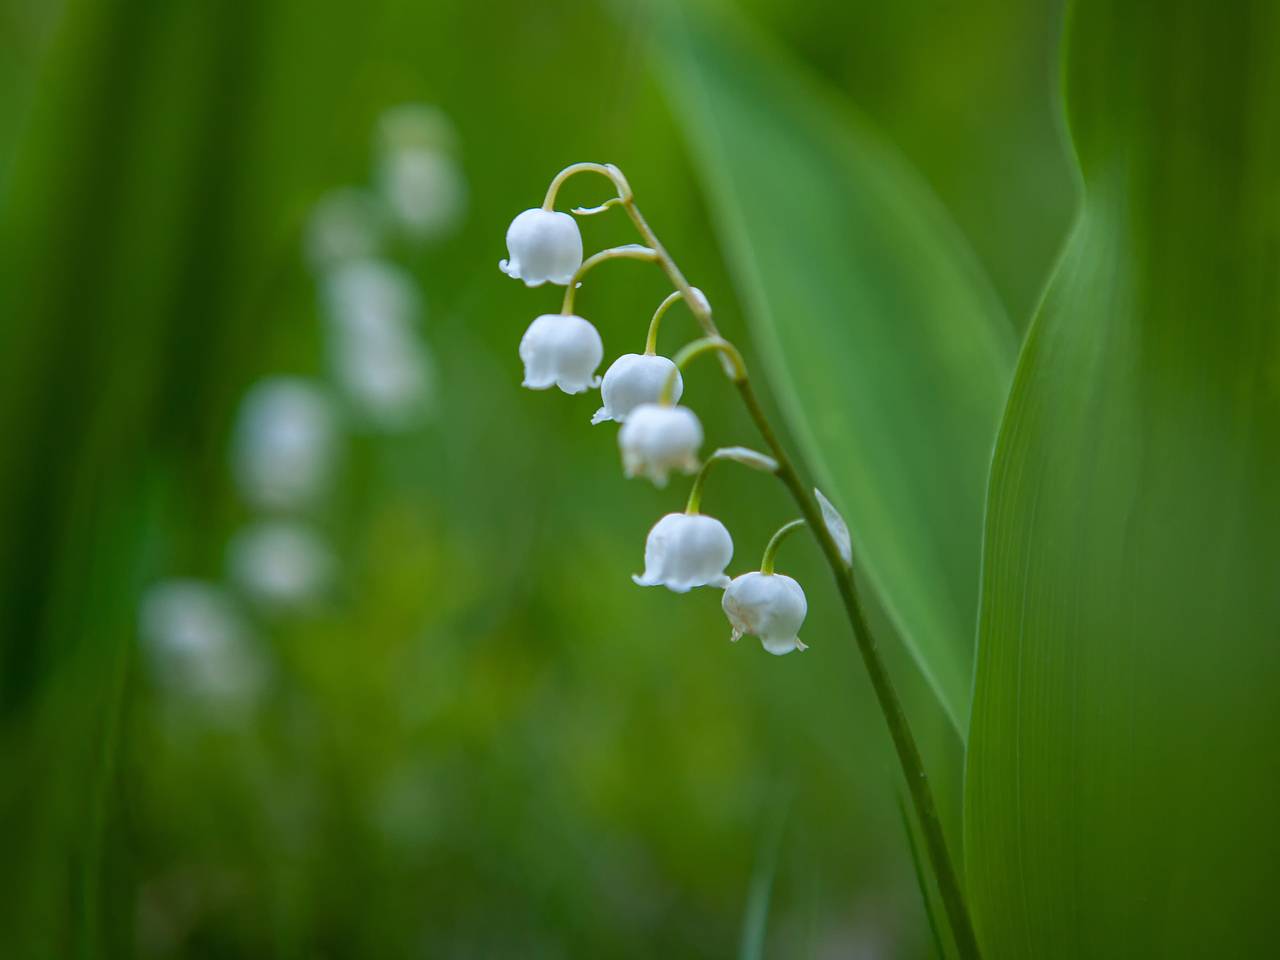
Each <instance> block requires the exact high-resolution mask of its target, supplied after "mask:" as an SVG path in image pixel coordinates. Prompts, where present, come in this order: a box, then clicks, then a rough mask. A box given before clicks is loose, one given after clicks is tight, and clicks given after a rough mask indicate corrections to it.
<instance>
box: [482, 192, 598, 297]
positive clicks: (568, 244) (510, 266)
mask: <svg viewBox="0 0 1280 960" xmlns="http://www.w3.org/2000/svg"><path fill="white" fill-rule="evenodd" d="M507 252H508V253H509V254H510V259H509V260H503V261H502V262H501V263H499V264H498V269H500V270H501V271H502V272H503V273H505V274H506V275H507V276H509V277H515V278H516V279H517V280H523V281H524V282H525V285H526V286H529V287H539V286H541V285H542V284H544V283H547V282H551V283H558V284H559V285H560V286H562V287H563V286H567V285H568V283H569V281H570V280H572V279H573V275H574V274H575V273H577V271H578V268H579V267H580V266H582V233H581V231H579V230H578V222H577V221H576V220H574V219H573V217H571V216H569V214H567V213H556V212H555V211H554V210H542V209H538V208H534V209H533V210H526V211H525V212H524V213H522V214H520V215H519V216H518V217H516V218H515V219H514V220H512V221H511V226H510V227H508V228H507Z"/></svg>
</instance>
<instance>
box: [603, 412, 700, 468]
mask: <svg viewBox="0 0 1280 960" xmlns="http://www.w3.org/2000/svg"><path fill="white" fill-rule="evenodd" d="M701 446H702V424H701V423H700V422H699V421H698V417H697V415H696V414H695V413H694V412H693V411H692V410H690V409H689V408H688V407H675V406H668V405H665V404H659V403H643V404H641V405H640V406H638V407H636V408H635V409H633V410H631V411H630V412H629V413H628V414H627V419H626V422H625V423H623V425H622V429H620V430H619V431H618V447H619V448H620V449H621V450H622V469H623V471H624V472H625V473H626V475H627V476H628V477H634V476H643V477H648V478H649V479H650V480H652V481H653V482H654V483H655V484H657V485H658V486H660V487H662V486H666V483H667V474H668V473H669V472H671V471H672V470H682V471H684V472H685V473H693V472H695V471H696V470H697V469H698V448H699V447H701Z"/></svg>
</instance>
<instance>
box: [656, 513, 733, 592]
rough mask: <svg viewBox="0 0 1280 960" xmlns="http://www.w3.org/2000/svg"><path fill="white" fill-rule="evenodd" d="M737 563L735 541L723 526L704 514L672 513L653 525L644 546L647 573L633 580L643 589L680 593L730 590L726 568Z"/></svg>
mask: <svg viewBox="0 0 1280 960" xmlns="http://www.w3.org/2000/svg"><path fill="white" fill-rule="evenodd" d="M732 559H733V538H732V537H730V536H729V531H728V530H726V529H725V526H724V524H723V523H721V522H720V521H719V520H716V519H715V518H714V517H708V516H704V515H703V514H700V513H693V514H690V513H668V514H667V515H666V516H665V517H663V518H662V519H661V520H659V521H658V522H657V523H655V524H654V525H653V529H652V530H650V531H649V536H648V539H646V540H645V544H644V573H643V574H641V575H639V576H633V577H632V578H631V579H632V580H634V581H635V582H636V583H638V584H640V586H642V587H656V586H664V587H666V588H667V589H668V590H674V591H675V592H676V593H688V592H689V591H690V590H692V589H693V588H694V587H719V588H721V589H722V590H723V589H724V588H725V587H726V586H728V584H729V578H728V577H727V576H725V573H724V568H725V567H727V566H728V565H729V561H730V560H732Z"/></svg>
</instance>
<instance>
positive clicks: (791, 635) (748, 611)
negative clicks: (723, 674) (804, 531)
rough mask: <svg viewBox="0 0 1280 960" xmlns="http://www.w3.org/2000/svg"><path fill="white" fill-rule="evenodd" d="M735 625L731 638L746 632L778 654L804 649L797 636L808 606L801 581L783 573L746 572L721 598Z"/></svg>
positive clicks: (730, 585)
mask: <svg viewBox="0 0 1280 960" xmlns="http://www.w3.org/2000/svg"><path fill="white" fill-rule="evenodd" d="M721 605H722V606H723V607H724V612H725V615H726V616H727V617H728V618H729V623H730V624H731V625H732V626H733V637H732V639H734V640H737V639H738V638H740V637H741V636H743V635H744V634H751V635H752V636H756V637H759V638H760V642H761V643H762V644H763V645H764V648H765V649H766V650H768V651H769V652H770V653H772V654H775V655H776V656H782V655H783V654H784V653H790V652H791V651H792V650H804V649H806V647H805V645H804V644H803V643H801V642H800V638H799V637H798V636H796V634H797V633H799V632H800V625H801V624H802V623H804V615H805V614H806V613H807V612H808V610H809V607H808V604H807V603H806V602H805V598H804V591H803V590H801V589H800V584H798V583H796V582H795V581H794V580H792V579H791V578H790V577H788V576H784V575H783V574H781V573H761V572H759V571H756V572H754V573H744V574H743V575H742V576H740V577H735V578H734V579H733V582H732V583H730V584H729V586H728V588H727V589H726V590H725V592H724V599H723V600H722V601H721Z"/></svg>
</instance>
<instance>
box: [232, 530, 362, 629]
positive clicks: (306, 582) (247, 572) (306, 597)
mask: <svg viewBox="0 0 1280 960" xmlns="http://www.w3.org/2000/svg"><path fill="white" fill-rule="evenodd" d="M337 566H338V564H337V560H336V558H335V557H334V555H333V551H332V550H330V549H329V546H328V544H326V543H325V542H324V541H323V540H322V539H321V538H320V537H319V536H318V535H317V534H316V533H315V532H314V531H313V530H311V529H310V528H309V527H307V526H305V525H303V524H300V523H296V522H292V521H285V520H264V521H259V522H257V523H255V524H254V525H252V526H250V527H248V528H247V529H245V530H242V531H241V532H240V533H238V534H236V536H235V537H234V538H233V539H232V541H231V543H230V545H229V546H228V547H227V567H228V573H229V575H230V580H231V582H232V583H234V584H236V586H238V587H239V588H240V589H241V590H242V591H244V593H245V594H246V595H247V596H248V597H250V598H251V599H252V600H254V601H255V602H257V603H259V604H260V605H262V606H263V607H265V608H268V609H270V610H273V611H276V612H291V611H302V610H305V609H307V608H310V607H312V606H314V605H315V604H316V603H317V602H318V601H320V600H321V599H322V598H323V597H324V595H325V594H326V593H327V592H328V591H329V589H330V588H331V587H332V586H333V582H334V577H335V574H336V572H337Z"/></svg>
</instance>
